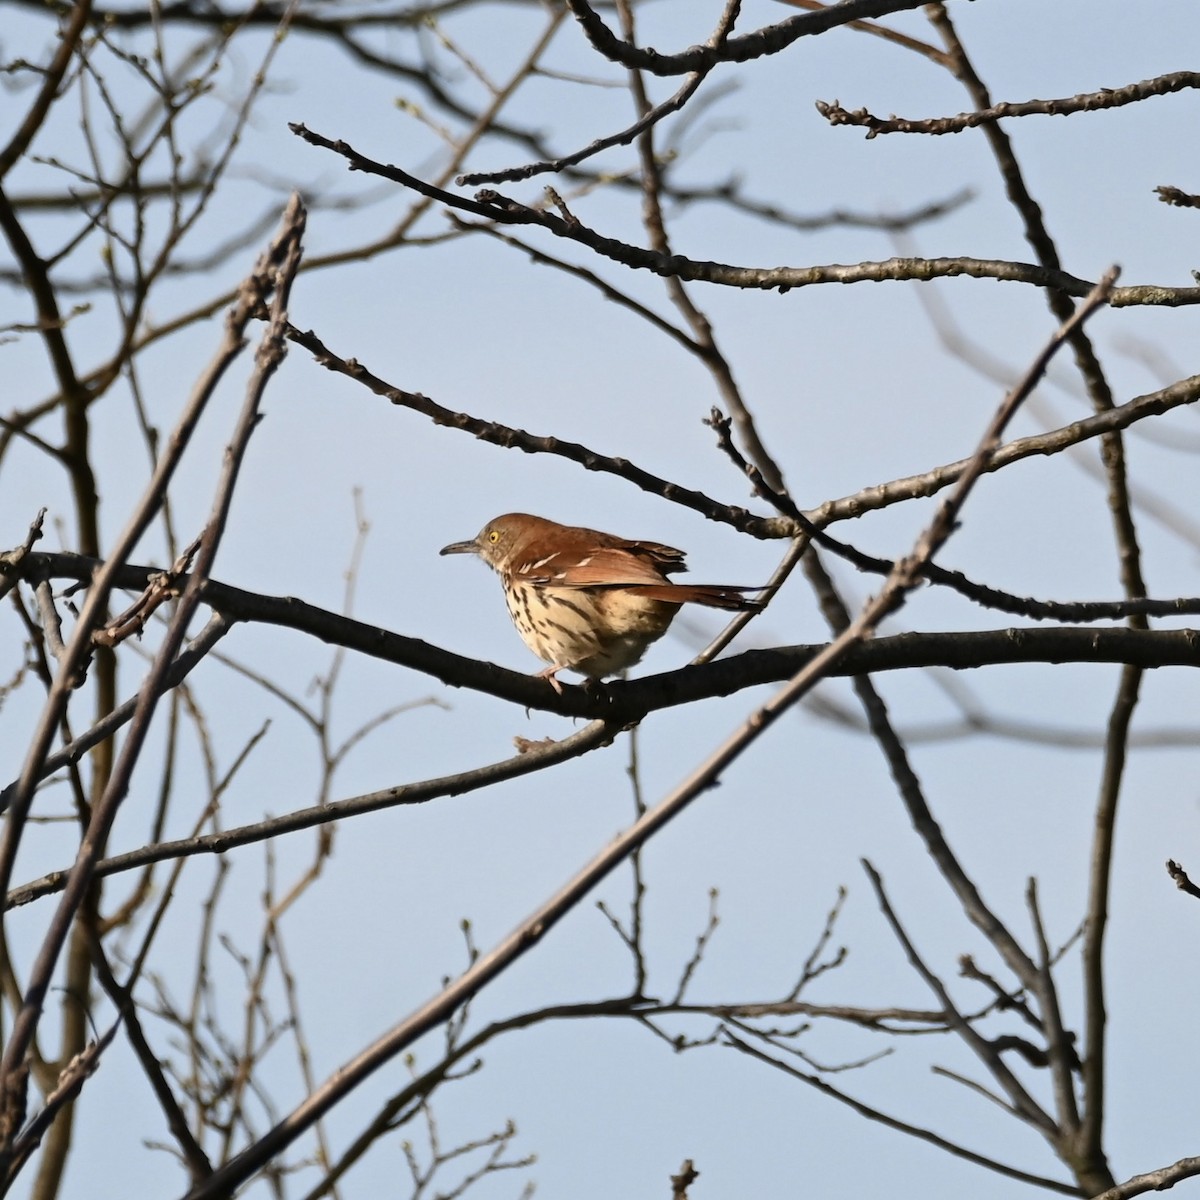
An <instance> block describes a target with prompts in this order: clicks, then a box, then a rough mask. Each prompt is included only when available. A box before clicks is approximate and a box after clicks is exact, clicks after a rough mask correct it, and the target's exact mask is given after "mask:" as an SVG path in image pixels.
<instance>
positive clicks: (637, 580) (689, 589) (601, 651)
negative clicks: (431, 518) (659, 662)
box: [439, 513, 762, 694]
mask: <svg viewBox="0 0 1200 1200" xmlns="http://www.w3.org/2000/svg"><path fill="white" fill-rule="evenodd" d="M439 553H440V554H475V555H478V556H479V557H480V558H481V559H483V561H484V562H485V563H487V565H488V566H489V567H491V568H492V569H493V570H494V571H495V572H496V573H497V574H498V575H499V576H500V583H501V585H502V586H503V588H504V599H505V601H506V603H507V604H508V612H509V616H511V617H512V620H513V624H514V625H515V626H516V627H517V632H518V633H519V634H520V635H521V637H522V639H523V640H524V642H525V645H526V646H528V647H529V649H530V650H532V651H533V653H534V654H536V655H537V656H538V658H540V659H542V661H543V662H547V663H549V664H550V665H549V666H548V667H547V668H546V669H545V670H544V671H540V672H538V675H537V677H538V678H540V679H545V680H547V681H548V682H549V683H550V686H551V687H553V688H554V690H555V691H556V692H558V693H559V694H561V693H562V685H561V684H560V683H559V681H558V679H557V677H556V676H557V674H558V672H559V671H563V670H570V671H576V672H578V673H579V674H581V675H584V676H586V677H587V678H588V680H589V681H590V680H598V679H603V678H605V677H606V676H608V675H616V674H619V673H620V672H622V671H624V670H626V669H627V668H629V667H632V666H634V665H635V664H636V663H638V662H640V661H641V658H642V655H643V654H645V652H646V648H647V647H648V646H649V645H650V644H651V643H652V642H654V641H657V640H658V639H659V638H660V637H662V635H663V634H664V633H666V632H667V628H668V626H669V625H670V624H671V621H672V620H673V619H674V617H675V614H676V613H677V612H678V611H679V608H680V606H681V605H683V604H704V605H707V606H708V607H710V608H723V609H729V610H732V611H735V612H747V611H752V610H756V609H759V608H761V607H762V604H761V602H760V601H758V600H756V599H751V598H750V597H748V596H745V595H744V594H743V593H744V592H753V591H760V590H761V589H759V588H754V587H741V586H736V585H734V586H724V585H716V584H697V583H691V584H687V583H684V584H680V583H672V582H671V581H670V580H669V579H668V578H667V576H668V575H672V574H676V573H678V572H680V571H686V570H687V566H686V565H685V564H684V552H683V551H682V550H676V549H675V547H674V546H664V545H662V543H660V542H644V541H630V540H628V539H627V538H622V537H617V536H616V535H615V534H611V533H602V532H601V531H600V530H598V529H585V528H583V527H582V526H577V525H560V524H559V523H558V522H557V521H549V520H547V519H546V518H545V517H535V516H532V515H530V514H529V513H505V514H504V515H503V516H499V517H495V518H494V519H493V520H491V521H489V522H488V523H487V524H486V525H485V526H484V527H483V528H482V529H481V530H480V531H479V533H478V534H477V535H476V536H475V537H474V538H472V539H471V540H470V541H467V542H451V543H450V545H449V546H443V547H442V549H441V550H440V551H439Z"/></svg>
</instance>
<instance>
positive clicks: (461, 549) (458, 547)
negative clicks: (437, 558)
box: [438, 539, 479, 554]
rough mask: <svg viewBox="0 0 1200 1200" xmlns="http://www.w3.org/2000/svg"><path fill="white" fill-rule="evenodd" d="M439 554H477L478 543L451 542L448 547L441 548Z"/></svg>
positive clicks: (472, 541)
mask: <svg viewBox="0 0 1200 1200" xmlns="http://www.w3.org/2000/svg"><path fill="white" fill-rule="evenodd" d="M438 553H439V554H478V553H479V543H478V542H476V541H475V540H473V539H472V540H471V541H469V542H451V543H450V545H448V546H443V547H442V548H441V549H440V550H439V551H438Z"/></svg>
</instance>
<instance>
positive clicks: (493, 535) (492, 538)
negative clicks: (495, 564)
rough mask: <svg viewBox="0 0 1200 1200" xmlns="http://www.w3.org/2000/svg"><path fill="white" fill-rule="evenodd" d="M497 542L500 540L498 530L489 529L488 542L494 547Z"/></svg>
mask: <svg viewBox="0 0 1200 1200" xmlns="http://www.w3.org/2000/svg"><path fill="white" fill-rule="evenodd" d="M499 540H500V530H498V529H489V530H488V541H489V542H491V543H492V545H493V546H494V545H495V544H496V543H497V542H498V541H499Z"/></svg>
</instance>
